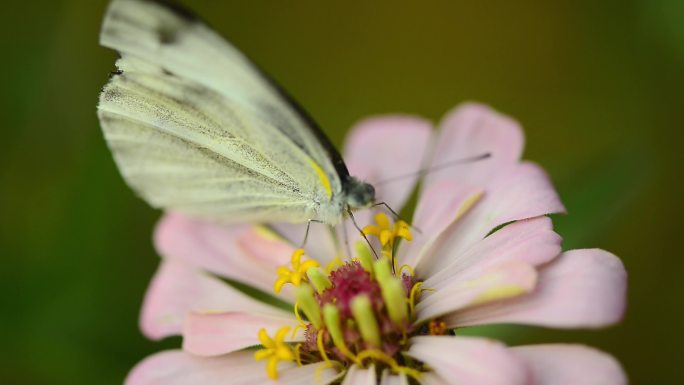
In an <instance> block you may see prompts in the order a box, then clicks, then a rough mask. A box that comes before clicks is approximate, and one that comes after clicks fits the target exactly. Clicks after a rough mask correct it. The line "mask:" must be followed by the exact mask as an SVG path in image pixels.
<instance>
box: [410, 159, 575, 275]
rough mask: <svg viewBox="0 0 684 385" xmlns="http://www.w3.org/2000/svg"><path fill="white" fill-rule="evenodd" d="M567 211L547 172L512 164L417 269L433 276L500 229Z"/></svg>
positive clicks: (490, 185) (528, 165) (450, 228)
mask: <svg viewBox="0 0 684 385" xmlns="http://www.w3.org/2000/svg"><path fill="white" fill-rule="evenodd" d="M564 210H565V208H564V207H563V204H562V203H561V202H560V200H559V198H558V195H557V194H556V191H555V190H554V188H553V186H552V185H551V182H550V181H549V179H548V177H547V175H546V173H545V172H544V170H542V169H541V168H540V167H539V166H537V165H536V164H533V163H528V162H524V163H519V164H515V165H512V166H510V167H509V169H507V170H502V171H501V172H500V173H498V174H497V175H496V177H495V178H494V179H493V180H492V181H491V182H490V183H489V185H488V186H487V188H486V189H485V191H484V194H483V196H482V198H481V199H480V200H479V201H478V202H477V203H475V205H474V206H473V208H472V209H471V210H470V211H469V212H468V213H466V214H465V215H464V216H463V218H461V219H460V220H458V221H457V222H456V223H454V224H453V225H452V226H450V227H449V228H448V229H447V230H446V231H444V232H443V233H442V234H441V237H440V240H441V241H442V242H441V243H440V244H439V246H438V247H437V246H436V247H435V250H433V251H431V252H430V253H429V254H428V255H426V256H425V257H423V258H422V259H421V260H420V261H419V262H418V264H417V266H416V267H417V268H418V269H419V270H421V272H422V274H423V275H424V276H430V275H432V274H434V273H436V272H437V271H439V270H441V269H443V268H444V267H446V266H447V265H448V264H449V263H451V259H452V257H453V256H455V255H459V254H460V253H461V252H462V251H464V250H465V249H467V248H468V247H470V246H472V245H473V244H474V243H476V242H477V241H479V240H481V239H483V238H484V237H485V236H486V235H487V234H488V233H489V232H491V231H492V230H493V229H495V228H496V227H497V226H500V225H503V224H505V223H509V222H512V221H516V220H521V219H528V218H534V217H538V216H541V215H545V214H551V213H558V212H563V211H564Z"/></svg>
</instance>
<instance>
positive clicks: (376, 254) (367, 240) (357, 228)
mask: <svg viewBox="0 0 684 385" xmlns="http://www.w3.org/2000/svg"><path fill="white" fill-rule="evenodd" d="M347 213H348V214H349V217H350V218H351V220H352V223H353V224H354V227H356V230H358V231H359V233H361V236H362V237H363V239H365V240H366V243H367V244H368V247H370V249H371V251H372V252H373V255H374V256H375V259H379V258H380V257H378V253H377V252H376V251H375V248H373V245H372V244H371V242H370V240H369V239H368V237H367V236H366V234H364V233H363V230H361V228H360V227H359V225H358V223H356V219H354V214H352V211H351V209H350V208H347Z"/></svg>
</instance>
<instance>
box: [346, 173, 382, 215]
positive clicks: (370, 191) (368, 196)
mask: <svg viewBox="0 0 684 385" xmlns="http://www.w3.org/2000/svg"><path fill="white" fill-rule="evenodd" d="M344 188H345V192H346V204H347V207H349V208H350V209H352V210H354V209H362V208H366V207H370V206H372V205H373V203H375V187H373V186H372V185H371V184H369V183H366V182H362V181H360V180H358V179H356V178H354V177H352V176H350V177H349V179H347V181H346V183H345V185H344Z"/></svg>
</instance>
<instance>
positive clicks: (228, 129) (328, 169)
mask: <svg viewBox="0 0 684 385" xmlns="http://www.w3.org/2000/svg"><path fill="white" fill-rule="evenodd" d="M101 41H102V44H103V45H105V46H109V47H111V48H114V49H116V50H118V51H119V52H120V54H121V55H122V58H121V59H120V60H119V61H118V62H117V67H118V68H119V70H120V73H119V74H118V75H115V76H113V77H112V80H111V81H110V83H109V84H108V85H107V86H106V87H105V88H104V90H103V92H102V95H101V98H100V105H99V107H98V108H99V115H100V120H101V123H102V126H103V130H104V131H105V136H106V137H107V140H108V141H109V143H110V147H111V148H112V150H113V152H114V156H115V158H116V160H117V163H118V165H119V167H120V169H121V171H122V174H123V175H124V177H125V178H126V180H127V181H128V182H129V184H131V185H132V186H133V187H134V189H136V190H137V191H138V193H139V194H140V195H142V196H143V197H144V198H145V199H146V200H147V201H148V202H150V203H151V204H152V205H154V206H156V207H163V208H172V209H180V210H183V211H186V212H192V213H197V214H201V215H206V216H221V217H223V219H227V220H236V221H238V220H239V221H242V220H265V219H269V220H276V219H277V220H289V221H302V220H306V219H312V218H315V213H312V212H311V210H312V207H313V206H315V205H316V204H318V203H325V201H326V200H327V201H329V200H330V199H331V198H332V195H333V194H334V193H337V192H339V191H340V190H341V183H340V180H339V177H338V174H337V172H336V169H335V165H334V164H333V162H332V161H331V158H330V155H329V153H328V149H327V148H326V145H327V142H323V143H321V142H320V141H319V138H318V137H317V134H316V132H315V131H314V130H312V128H311V127H310V126H308V125H307V124H306V122H305V120H304V119H303V118H302V117H300V115H298V113H297V112H296V111H294V110H293V109H292V108H290V106H289V104H288V103H287V102H286V101H285V100H284V99H283V98H282V97H281V96H280V94H279V93H278V91H277V89H275V88H273V87H272V86H271V85H270V84H269V83H268V81H267V80H265V79H264V78H263V77H262V76H261V75H260V74H259V72H258V70H256V69H255V68H254V67H253V66H252V65H251V64H250V62H249V61H247V59H246V58H245V57H244V56H243V55H242V54H241V53H240V52H239V51H237V50H236V49H235V48H234V47H232V46H230V45H229V44H228V43H227V42H226V41H225V40H223V39H221V38H220V37H219V36H218V35H216V34H215V33H214V32H213V31H211V30H210V29H209V28H207V27H206V26H204V24H202V23H200V22H198V21H196V20H195V19H192V18H190V17H188V16H185V15H184V14H182V13H179V12H177V11H174V10H173V9H171V8H168V7H166V6H162V5H160V4H158V3H156V2H151V1H141V0H115V1H113V2H112V4H111V5H110V8H109V10H108V12H107V16H106V18H105V21H104V25H103V30H102V35H101ZM333 160H334V158H333ZM190 165H192V166H190ZM274 216H275V217H274Z"/></svg>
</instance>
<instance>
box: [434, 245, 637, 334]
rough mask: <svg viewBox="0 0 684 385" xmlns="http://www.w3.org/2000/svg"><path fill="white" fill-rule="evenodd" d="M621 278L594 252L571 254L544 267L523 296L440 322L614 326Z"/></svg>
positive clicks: (621, 303)
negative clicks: (533, 287) (537, 280)
mask: <svg viewBox="0 0 684 385" xmlns="http://www.w3.org/2000/svg"><path fill="white" fill-rule="evenodd" d="M626 290H627V273H626V272H625V268H624V266H623V265H622V262H621V261H620V259H618V258H617V257H616V256H614V255H613V254H610V253H609V252H607V251H603V250H599V249H585V250H572V251H568V252H565V253H563V254H561V256H560V257H558V258H556V259H555V260H554V261H552V262H551V263H549V264H548V265H546V266H544V267H543V268H542V269H541V271H540V273H539V282H538V284H537V286H536V288H535V290H534V292H532V293H531V294H529V295H525V296H522V297H518V298H514V299H511V300H507V301H503V302H501V303H496V304H491V305H484V306H481V307H477V308H471V309H466V310H463V311H459V312H456V313H453V314H451V315H449V316H447V317H445V319H444V320H445V321H446V322H447V324H448V325H449V326H454V327H455V326H467V325H479V324H491V323H522V324H530V325H540V326H550V327H557V328H582V327H587V328H597V327H603V326H606V325H610V324H613V323H615V322H618V321H619V320H620V319H621V318H622V315H623V313H624V310H625V304H626Z"/></svg>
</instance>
